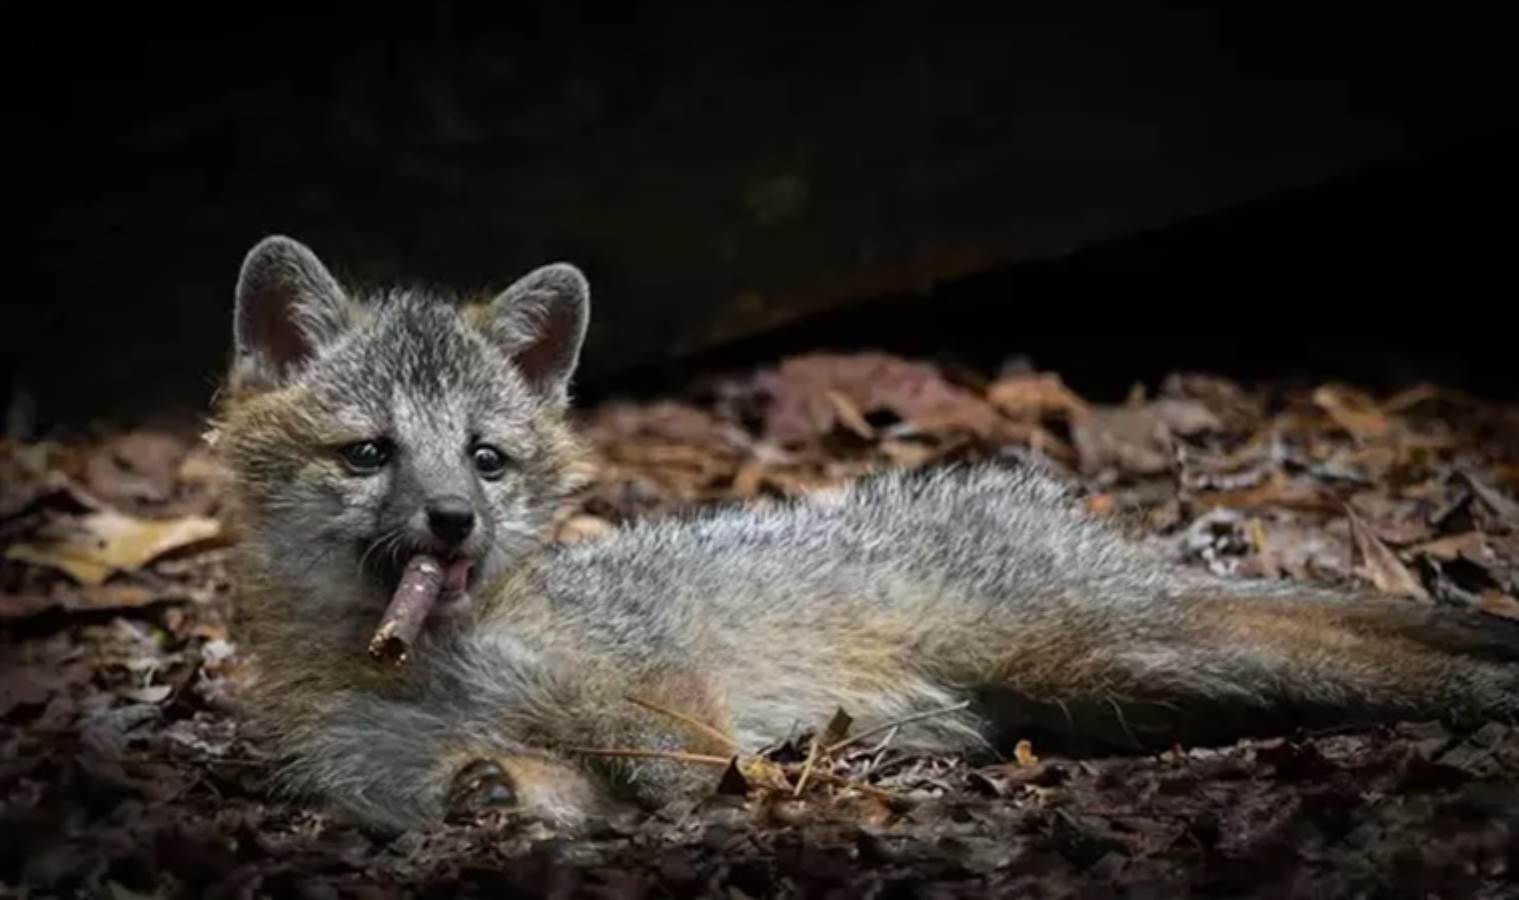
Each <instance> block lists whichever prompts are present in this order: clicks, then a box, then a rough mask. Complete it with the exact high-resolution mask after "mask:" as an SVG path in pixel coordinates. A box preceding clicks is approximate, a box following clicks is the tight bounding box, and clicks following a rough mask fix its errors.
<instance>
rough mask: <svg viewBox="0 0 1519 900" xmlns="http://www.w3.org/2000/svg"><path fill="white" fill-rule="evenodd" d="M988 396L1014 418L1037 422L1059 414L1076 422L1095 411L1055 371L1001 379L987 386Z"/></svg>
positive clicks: (995, 404)
mask: <svg viewBox="0 0 1519 900" xmlns="http://www.w3.org/2000/svg"><path fill="white" fill-rule="evenodd" d="M986 399H988V400H990V401H991V402H992V404H993V405H994V406H996V407H997V408H998V409H1000V410H1002V411H1003V412H1004V413H1006V414H1007V415H1008V416H1010V417H1012V418H1014V419H1025V420H1032V421H1037V420H1039V419H1042V418H1044V417H1046V416H1050V415H1057V416H1064V417H1065V418H1066V419H1068V420H1070V421H1076V420H1079V419H1083V418H1086V417H1087V416H1088V415H1090V414H1091V412H1092V409H1091V407H1090V406H1089V405H1088V404H1087V402H1086V401H1085V400H1083V399H1081V397H1080V396H1078V395H1077V394H1076V393H1075V392H1074V391H1072V390H1071V389H1070V388H1068V387H1066V386H1065V382H1064V381H1062V380H1061V379H1060V376H1059V375H1056V374H1054V373H1052V372H1041V373H1035V374H1018V375H1011V376H1008V377H1006V378H1001V379H998V380H997V381H996V382H993V383H992V385H991V387H989V388H987V391H986Z"/></svg>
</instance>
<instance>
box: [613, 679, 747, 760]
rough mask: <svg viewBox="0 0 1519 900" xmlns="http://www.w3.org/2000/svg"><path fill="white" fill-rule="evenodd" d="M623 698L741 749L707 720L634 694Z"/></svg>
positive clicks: (735, 750)
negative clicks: (704, 720)
mask: <svg viewBox="0 0 1519 900" xmlns="http://www.w3.org/2000/svg"><path fill="white" fill-rule="evenodd" d="M623 699H624V700H626V701H628V702H629V703H631V704H633V705H634V706H641V707H643V708H644V709H647V710H648V711H650V712H655V713H659V714H660V715H662V716H668V717H669V718H671V719H674V720H675V721H677V722H679V723H681V724H682V725H685V726H686V727H687V728H690V729H691V730H692V731H695V732H697V733H698V734H701V735H704V736H705V737H709V738H711V739H712V740H714V741H716V742H717V743H719V744H721V745H723V746H724V747H727V748H728V749H729V750H732V751H734V752H735V753H736V752H738V750H739V746H738V742H737V741H735V740H734V739H733V738H731V737H728V736H727V735H726V734H723V733H722V732H721V731H718V730H717V729H716V728H713V727H712V726H711V725H708V724H707V723H706V722H703V721H701V720H700V719H696V718H693V717H691V716H689V715H686V714H685V713H683V712H677V711H676V710H673V709H668V708H666V707H663V706H660V705H659V704H657V703H651V702H650V701H648V700H644V699H641V698H639V697H634V696H633V695H632V694H629V695H627V696H625V697H623Z"/></svg>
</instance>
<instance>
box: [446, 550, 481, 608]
mask: <svg viewBox="0 0 1519 900" xmlns="http://www.w3.org/2000/svg"><path fill="white" fill-rule="evenodd" d="M474 565H475V564H474V561H473V560H468V559H456V560H454V561H453V562H451V563H449V564H448V565H447V566H445V567H444V568H443V591H442V599H443V600H456V599H458V598H459V597H460V596H461V595H463V593H464V591H465V589H466V588H467V587H468V586H469V572H470V569H472V568H473V567H474Z"/></svg>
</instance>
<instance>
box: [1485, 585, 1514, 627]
mask: <svg viewBox="0 0 1519 900" xmlns="http://www.w3.org/2000/svg"><path fill="white" fill-rule="evenodd" d="M1477 608H1478V609H1480V610H1482V611H1483V612H1485V613H1487V614H1489V615H1494V616H1502V617H1503V618H1505V619H1514V620H1515V621H1519V600H1515V599H1514V598H1513V597H1510V596H1509V595H1508V594H1504V593H1500V592H1498V591H1483V592H1482V601H1481V602H1480V603H1479V604H1477Z"/></svg>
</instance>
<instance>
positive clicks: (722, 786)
mask: <svg viewBox="0 0 1519 900" xmlns="http://www.w3.org/2000/svg"><path fill="white" fill-rule="evenodd" d="M717 793H718V794H719V795H721V796H725V797H743V796H746V795H748V793H749V779H747V778H745V777H744V773H743V772H742V771H740V770H739V766H738V757H736V756H735V757H733V758H732V759H730V760H728V768H726V769H724V770H723V777H722V778H720V779H718V782H717Z"/></svg>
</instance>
